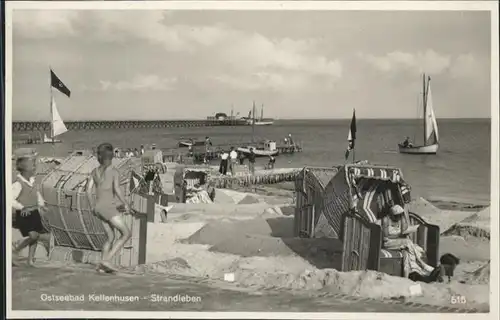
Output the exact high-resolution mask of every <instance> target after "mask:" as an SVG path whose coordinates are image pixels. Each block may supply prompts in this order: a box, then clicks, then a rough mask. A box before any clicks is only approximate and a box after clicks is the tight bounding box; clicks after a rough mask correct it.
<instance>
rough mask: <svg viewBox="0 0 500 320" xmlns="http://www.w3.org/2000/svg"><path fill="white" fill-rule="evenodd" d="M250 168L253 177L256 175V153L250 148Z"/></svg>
mask: <svg viewBox="0 0 500 320" xmlns="http://www.w3.org/2000/svg"><path fill="white" fill-rule="evenodd" d="M248 168H249V169H250V173H251V174H252V175H253V174H255V152H254V151H253V148H250V154H249V155H248Z"/></svg>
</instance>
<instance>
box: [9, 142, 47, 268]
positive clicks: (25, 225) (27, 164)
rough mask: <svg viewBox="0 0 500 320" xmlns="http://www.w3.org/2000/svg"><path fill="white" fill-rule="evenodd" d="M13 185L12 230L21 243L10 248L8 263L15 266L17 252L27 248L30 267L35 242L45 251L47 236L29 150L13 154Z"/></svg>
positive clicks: (34, 155) (33, 159)
mask: <svg viewBox="0 0 500 320" xmlns="http://www.w3.org/2000/svg"><path fill="white" fill-rule="evenodd" d="M14 156H15V158H16V169H17V171H18V174H17V177H16V181H15V182H14V183H13V184H12V209H14V219H13V220H14V227H15V228H16V229H19V231H20V232H21V234H22V236H23V239H22V240H21V241H19V242H18V243H17V244H16V245H14V248H13V257H12V263H13V264H14V265H17V257H18V254H19V252H21V250H23V249H24V248H26V247H28V246H29V251H28V262H27V263H28V265H29V266H31V265H33V264H34V262H35V261H34V260H35V253H36V248H37V244H38V241H39V240H42V241H43V242H44V245H45V248H46V249H47V253H49V251H48V244H49V241H50V234H49V233H47V232H46V230H45V228H44V227H43V224H42V216H41V215H40V214H45V213H46V212H47V211H48V210H47V207H46V206H45V200H44V199H43V197H42V195H41V194H40V191H39V190H38V186H37V185H36V184H35V174H36V156H37V154H36V152H35V151H34V150H33V149H28V148H21V149H17V150H16V151H15V152H14Z"/></svg>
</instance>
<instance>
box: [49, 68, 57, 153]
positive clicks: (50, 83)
mask: <svg viewBox="0 0 500 320" xmlns="http://www.w3.org/2000/svg"><path fill="white" fill-rule="evenodd" d="M49 78H50V79H49V91H50V97H49V98H50V101H49V106H50V136H51V139H52V156H53V157H55V156H56V150H55V145H54V123H53V121H52V119H54V114H53V110H52V100H53V99H54V97H53V95H54V93H53V91H52V67H51V66H50V65H49Z"/></svg>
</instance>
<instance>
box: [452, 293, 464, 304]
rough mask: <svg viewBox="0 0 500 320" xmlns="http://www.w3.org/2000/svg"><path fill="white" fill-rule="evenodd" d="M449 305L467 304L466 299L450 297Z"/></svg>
mask: <svg viewBox="0 0 500 320" xmlns="http://www.w3.org/2000/svg"><path fill="white" fill-rule="evenodd" d="M450 302H451V304H465V303H467V298H465V296H460V295H458V296H451V298H450Z"/></svg>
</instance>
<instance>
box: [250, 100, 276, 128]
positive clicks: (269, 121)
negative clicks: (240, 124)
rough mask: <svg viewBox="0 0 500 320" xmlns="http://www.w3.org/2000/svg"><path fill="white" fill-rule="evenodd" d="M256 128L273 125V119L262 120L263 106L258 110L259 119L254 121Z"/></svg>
mask: <svg viewBox="0 0 500 320" xmlns="http://www.w3.org/2000/svg"><path fill="white" fill-rule="evenodd" d="M254 121H255V125H256V126H270V125H272V124H274V119H272V118H267V119H266V118H264V104H262V107H261V108H260V119H257V120H254Z"/></svg>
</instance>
